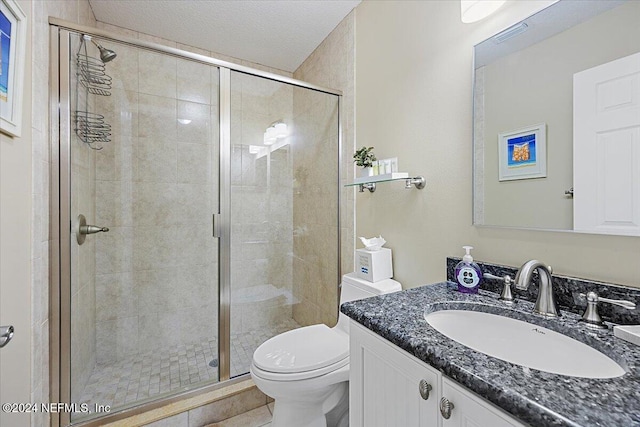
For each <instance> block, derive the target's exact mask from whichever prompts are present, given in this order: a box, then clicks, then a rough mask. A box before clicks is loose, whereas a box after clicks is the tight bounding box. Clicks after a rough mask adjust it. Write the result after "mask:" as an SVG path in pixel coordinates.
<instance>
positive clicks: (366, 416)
mask: <svg viewBox="0 0 640 427" xmlns="http://www.w3.org/2000/svg"><path fill="white" fill-rule="evenodd" d="M350 340H351V343H350V345H351V354H350V357H351V360H350V365H351V368H350V378H349V392H350V404H349V406H350V425H351V426H352V427H378V426H379V427H394V426H397V427H407V426H411V427H414V426H415V427H417V426H425V427H436V426H439V418H440V416H439V415H438V396H439V393H438V387H439V383H440V374H439V373H438V371H436V370H435V369H433V368H432V367H430V366H428V365H426V364H425V363H423V362H421V361H419V360H417V359H415V358H412V357H411V356H410V355H409V354H408V353H406V352H404V351H403V350H400V349H398V348H397V347H395V346H393V345H391V344H390V343H388V342H387V341H385V340H383V339H382V338H380V337H378V336H377V335H375V334H373V333H371V332H369V331H368V330H367V329H365V328H363V327H361V326H359V325H356V324H354V323H353V322H351V332H350ZM421 380H424V381H425V383H424V384H425V385H426V384H428V385H429V386H430V387H431V390H430V391H429V396H428V398H427V399H424V398H423V397H422V396H421V394H420V381H421Z"/></svg>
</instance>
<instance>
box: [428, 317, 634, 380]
mask: <svg viewBox="0 0 640 427" xmlns="http://www.w3.org/2000/svg"><path fill="white" fill-rule="evenodd" d="M425 319H426V320H427V322H429V324H430V325H431V326H433V327H434V328H435V329H436V330H437V331H438V332H440V333H442V334H443V335H446V336H447V337H449V338H451V339H452V340H454V341H457V342H459V343H460V344H463V345H465V346H467V347H470V348H472V349H474V350H476V351H479V352H481V353H484V354H487V355H489V356H492V357H496V358H498V359H502V360H505V361H507V362H511V363H515V364H517V365H521V366H526V367H528V368H532V369H537V370H539V371H545V372H550V373H552V374H560V375H567V376H570V377H583V378H615V377H619V376H622V375H624V374H625V370H624V369H623V368H622V367H621V366H620V365H619V364H618V363H616V362H615V361H614V360H612V359H610V358H609V357H607V356H606V355H604V354H603V353H601V352H599V351H598V350H595V349H594V348H592V347H590V346H588V345H586V344H583V343H581V342H579V341H576V340H574V339H573V338H570V337H568V336H566V335H562V334H560V333H558V332H555V331H552V330H550V329H547V328H543V327H541V326H537V325H534V324H531V323H527V322H523V321H521V320H516V319H512V318H509V317H504V316H499V315H495V314H490V313H483V312H477V311H466V310H441V311H435V312H433V313H429V314H427V315H425Z"/></svg>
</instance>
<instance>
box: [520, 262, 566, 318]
mask: <svg viewBox="0 0 640 427" xmlns="http://www.w3.org/2000/svg"><path fill="white" fill-rule="evenodd" d="M535 270H538V276H539V277H540V286H539V287H538V299H536V305H535V307H534V308H533V312H534V313H538V314H541V315H543V316H546V317H559V316H560V310H558V306H557V304H556V298H555V296H554V295H553V285H552V279H551V271H552V270H551V267H550V266H546V265H544V264H543V263H541V262H540V261H538V260H535V259H532V260H530V261H527V262H525V263H524V264H523V265H522V267H520V270H518V273H517V274H516V278H515V282H516V283H515V285H516V288H517V289H520V290H526V289H527V288H529V285H530V284H531V279H532V277H533V272H534V271H535Z"/></svg>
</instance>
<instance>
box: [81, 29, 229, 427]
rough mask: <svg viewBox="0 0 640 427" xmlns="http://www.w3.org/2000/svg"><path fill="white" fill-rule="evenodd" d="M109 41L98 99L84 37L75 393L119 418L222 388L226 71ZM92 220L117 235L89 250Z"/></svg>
mask: <svg viewBox="0 0 640 427" xmlns="http://www.w3.org/2000/svg"><path fill="white" fill-rule="evenodd" d="M99 43H100V44H101V45H103V46H104V47H105V48H107V49H111V50H113V51H114V52H115V53H116V54H117V57H116V58H115V59H113V60H111V61H109V62H107V63H106V64H104V70H103V72H104V74H105V76H108V77H110V78H111V81H108V80H105V81H104V82H103V83H105V86H103V87H101V91H95V90H91V89H92V88H91V87H89V88H87V85H86V84H83V83H82V79H83V74H82V72H83V67H85V66H86V64H87V63H86V62H83V61H91V62H89V63H88V66H89V67H90V71H91V67H94V64H98V65H99V64H100V63H99V61H98V60H97V59H95V58H99V57H100V54H99V52H98V50H97V48H96V47H95V45H94V44H93V43H91V41H90V40H87V39H83V37H82V36H81V35H79V34H73V33H72V34H71V50H70V83H69V86H70V92H71V97H70V101H71V117H70V120H71V127H72V130H71V138H70V147H69V149H70V163H71V165H70V169H71V175H70V190H71V191H70V213H71V221H72V230H71V231H72V238H71V266H70V275H71V294H70V298H71V303H70V304H71V320H70V323H71V331H70V334H71V335H70V346H71V355H70V358H71V365H70V370H71V372H70V376H71V385H70V388H71V390H70V394H71V401H72V402H77V403H88V404H89V405H90V407H93V405H94V404H96V403H97V404H101V405H109V406H110V407H111V410H112V411H116V410H119V409H122V408H124V407H127V406H131V405H136V404H140V403H141V402H143V401H145V400H150V399H155V398H158V397H160V396H162V395H168V394H171V393H174V392H176V391H182V390H186V389H190V388H194V387H197V386H200V385H202V384H204V383H211V382H216V381H218V378H219V375H218V254H217V251H218V242H217V239H215V238H214V237H213V225H212V214H213V213H214V212H218V199H219V197H218V192H219V190H218V156H219V143H218V140H219V125H218V103H219V93H218V92H219V89H218V86H219V70H218V68H217V67H214V66H212V65H207V64H202V63H198V62H195V61H190V60H188V59H183V58H178V57H175V56H171V55H168V54H164V53H160V52H154V51H150V50H147V49H143V48H138V47H133V46H130V45H126V44H121V43H116V42H111V41H108V40H99ZM78 55H80V56H78ZM85 55H87V56H85ZM87 57H88V59H87ZM107 83H108V86H110V87H107ZM89 86H91V81H89ZM98 115H102V116H104V117H103V119H98ZM83 118H89V121H88V122H87V123H88V125H89V126H94V127H93V128H89V129H87V128H83V127H82V126H86V124H83V123H81V122H80V121H82V120H83ZM91 120H94V121H95V123H99V125H96V124H95V123H94V122H92V121H91ZM107 125H110V131H108V132H105V130H108V127H105V126H107ZM96 126H101V127H96ZM83 129H84V131H83ZM74 130H75V131H74ZM87 130H88V131H94V130H97V131H103V134H102V136H105V135H106V133H110V136H108V137H103V138H98V139H93V140H92V139H91V138H90V135H91V133H90V132H89V133H88V132H87ZM80 215H83V216H84V217H85V218H86V223H87V224H89V225H95V226H98V227H100V228H102V227H105V228H108V231H107V230H106V229H103V231H100V232H98V233H95V234H86V235H83V236H82V237H83V238H84V242H83V243H82V244H80V240H78V239H76V234H77V233H78V232H79V231H81V230H80V226H81V222H80V219H79V218H80ZM86 230H87V229H85V231H86ZM89 231H90V230H89ZM98 415H99V414H98ZM85 416H86V414H82V413H78V414H72V420H73V421H76V420H77V419H80V418H83V417H85Z"/></svg>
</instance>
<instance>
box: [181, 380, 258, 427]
mask: <svg viewBox="0 0 640 427" xmlns="http://www.w3.org/2000/svg"><path fill="white" fill-rule="evenodd" d="M266 403H267V397H266V396H265V395H264V394H263V393H262V392H261V391H260V390H258V388H253V389H250V390H249V391H245V392H243V393H240V394H237V395H235V396H231V397H228V398H226V399H222V400H220V401H217V402H214V403H210V404H208V405H204V406H201V407H199V408H195V409H192V410H190V411H189V426H190V427H192V426H193V427H195V426H203V425H206V424H209V423H212V422H219V421H222V420H226V419H228V418H231V417H234V416H236V415H238V414H242V413H244V412H247V411H250V410H252V409H255V408H258V407H260V406H264V405H266Z"/></svg>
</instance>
